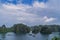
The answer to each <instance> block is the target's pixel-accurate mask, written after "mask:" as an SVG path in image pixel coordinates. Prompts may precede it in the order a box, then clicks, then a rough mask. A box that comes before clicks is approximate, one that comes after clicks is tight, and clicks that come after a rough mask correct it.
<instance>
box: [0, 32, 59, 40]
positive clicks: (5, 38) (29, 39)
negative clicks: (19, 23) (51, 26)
mask: <svg viewBox="0 0 60 40" xmlns="http://www.w3.org/2000/svg"><path fill="white" fill-rule="evenodd" d="M33 35H35V37H34V36H33ZM33 35H31V36H30V35H29V34H15V33H13V32H9V33H6V34H0V40H47V39H48V40H51V38H53V37H54V36H59V33H58V32H57V33H52V34H50V35H43V34H40V33H38V34H33Z"/></svg>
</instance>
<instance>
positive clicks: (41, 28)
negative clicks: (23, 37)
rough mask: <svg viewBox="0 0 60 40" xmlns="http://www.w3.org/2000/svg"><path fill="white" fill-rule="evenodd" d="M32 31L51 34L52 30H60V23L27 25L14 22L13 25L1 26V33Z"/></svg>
mask: <svg viewBox="0 0 60 40" xmlns="http://www.w3.org/2000/svg"><path fill="white" fill-rule="evenodd" d="M30 31H32V33H34V34H37V33H39V32H40V33H41V34H51V33H52V32H60V25H38V26H31V27H30V26H27V25H25V24H14V25H13V26H12V27H10V28H7V27H6V25H2V26H0V33H7V32H14V33H29V32H30Z"/></svg>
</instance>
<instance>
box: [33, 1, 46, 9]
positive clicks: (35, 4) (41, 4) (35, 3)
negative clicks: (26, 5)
mask: <svg viewBox="0 0 60 40" xmlns="http://www.w3.org/2000/svg"><path fill="white" fill-rule="evenodd" d="M33 7H36V8H37V7H40V8H47V5H46V4H45V3H44V2H34V3H33Z"/></svg>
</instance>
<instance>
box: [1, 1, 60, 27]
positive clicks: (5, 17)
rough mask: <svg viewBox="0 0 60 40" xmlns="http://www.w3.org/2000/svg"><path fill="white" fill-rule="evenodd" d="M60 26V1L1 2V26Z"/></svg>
mask: <svg viewBox="0 0 60 40" xmlns="http://www.w3.org/2000/svg"><path fill="white" fill-rule="evenodd" d="M17 23H23V24H26V25H29V26H33V25H39V24H40V25H45V24H47V25H48V24H49V25H52V24H57V25H59V24H60V0H0V25H3V24H5V25H6V26H7V27H8V26H12V25H13V24H17Z"/></svg>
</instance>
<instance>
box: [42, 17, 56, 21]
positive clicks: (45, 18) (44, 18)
mask: <svg viewBox="0 0 60 40" xmlns="http://www.w3.org/2000/svg"><path fill="white" fill-rule="evenodd" d="M43 20H44V22H52V21H55V20H56V18H53V17H50V18H48V17H47V16H44V17H43Z"/></svg>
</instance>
